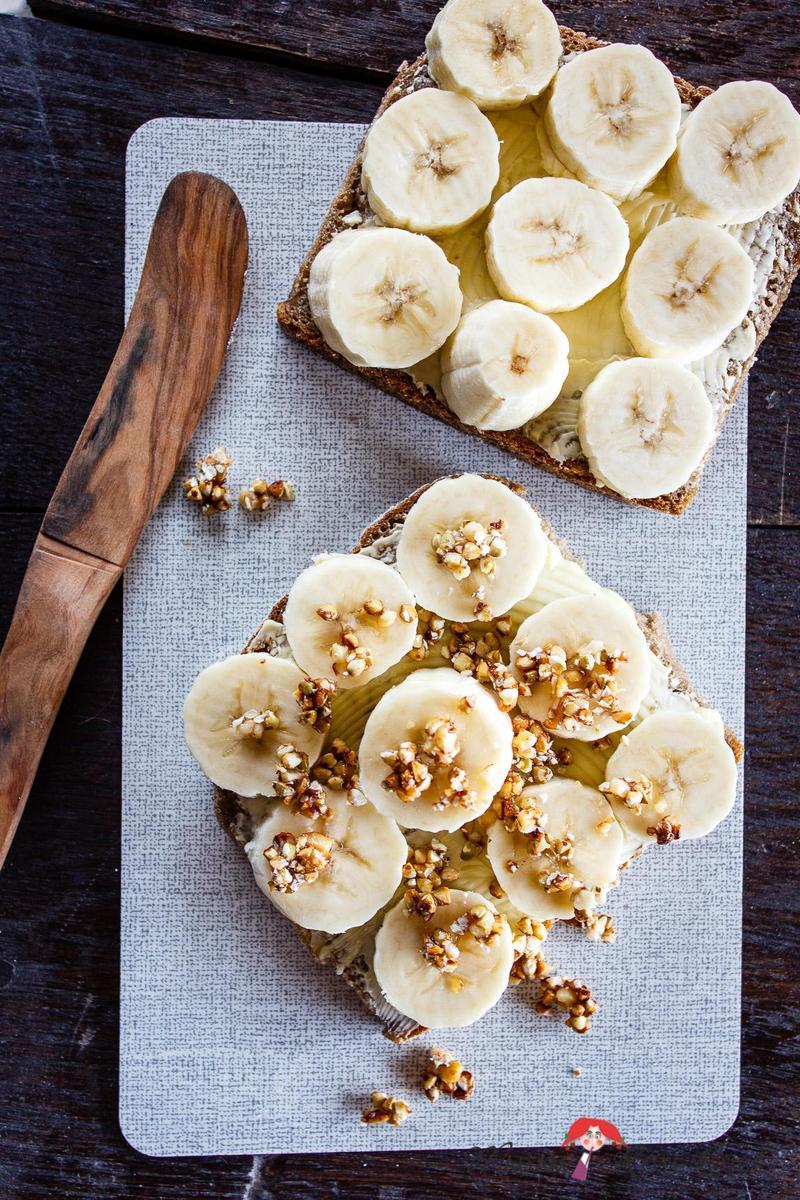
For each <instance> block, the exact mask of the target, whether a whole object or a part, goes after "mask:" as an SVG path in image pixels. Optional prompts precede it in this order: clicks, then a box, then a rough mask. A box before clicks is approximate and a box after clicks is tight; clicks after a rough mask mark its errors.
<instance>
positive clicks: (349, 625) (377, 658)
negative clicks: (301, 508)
mask: <svg viewBox="0 0 800 1200" xmlns="http://www.w3.org/2000/svg"><path fill="white" fill-rule="evenodd" d="M283 621H284V628H285V630H286V636H287V638H288V640H289V645H290V646H291V648H292V654H293V655H294V657H295V658H296V660H297V661H298V662H299V663H300V664H301V665H302V666H303V667H304V668H305V670H307V671H308V673H309V675H314V676H328V677H331V678H332V679H333V680H334V681H335V682H336V684H337V686H338V687H339V688H351V687H359V686H360V685H361V684H364V683H367V682H368V681H369V680H370V679H374V678H375V676H377V675H381V674H382V673H383V672H384V671H386V670H387V669H388V668H389V667H391V666H392V665H393V664H394V663H396V662H398V661H399V660H400V659H401V658H403V656H404V655H406V654H408V652H409V650H410V649H411V647H412V646H413V644H414V637H415V635H416V631H417V610H416V606H415V604H414V596H413V594H412V592H411V591H410V590H409V588H408V585H407V584H406V583H405V582H404V581H403V579H402V578H401V577H400V575H399V574H398V572H397V571H395V570H393V569H392V568H391V567H388V566H387V565H386V564H385V563H382V562H379V561H378V560H377V559H375V558H368V557H367V556H366V555H361V554H332V555H330V556H329V557H328V558H326V559H324V560H323V561H322V562H318V563H315V564H314V565H313V566H311V567H308V568H307V569H306V570H305V571H303V572H302V573H301V574H300V575H298V577H297V579H296V580H295V582H294V584H293V585H292V588H291V590H290V592H289V598H288V600H287V602H286V611H285V613H284V618H283Z"/></svg>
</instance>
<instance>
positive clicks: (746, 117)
mask: <svg viewBox="0 0 800 1200" xmlns="http://www.w3.org/2000/svg"><path fill="white" fill-rule="evenodd" d="M798 177H800V114H798V113H797V111H796V110H795V109H794V107H793V106H792V104H791V102H790V100H789V99H788V97H786V96H784V94H783V93H782V92H779V91H778V89H777V88H774V87H773V86H772V84H771V83H762V82H760V81H751V82H747V83H745V82H742V81H740V82H737V83H726V84H723V86H722V87H721V88H717V90H716V91H715V92H712V94H711V95H710V96H706V98H705V99H704V100H701V101H700V103H699V104H698V106H697V108H696V109H694V111H693V112H692V113H690V115H689V116H688V117H687V118H686V121H685V122H684V124H683V127H682V128H681V132H680V135H679V137H678V149H677V152H676V154H675V155H674V157H673V159H672V161H671V163H670V169H669V185H670V190H671V191H672V193H673V195H674V197H675V200H676V201H677V203H678V206H679V208H680V209H681V211H682V212H685V213H689V214H690V215H691V216H693V217H704V218H705V219H706V220H707V221H716V222H717V223H718V224H726V225H727V224H737V225H738V224H745V223H746V222H747V221H756V220H758V218H759V217H763V215H764V213H766V212H768V211H769V210H770V209H771V208H775V207H777V205H779V204H781V203H783V201H784V200H785V199H786V197H787V196H788V195H789V193H790V192H791V191H793V190H794V188H795V187H796V186H797V180H798Z"/></svg>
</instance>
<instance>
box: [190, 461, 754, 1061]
mask: <svg viewBox="0 0 800 1200" xmlns="http://www.w3.org/2000/svg"><path fill="white" fill-rule="evenodd" d="M489 478H492V479H497V480H498V481H499V482H500V483H504V484H505V485H506V486H507V487H509V488H511V489H512V490H513V491H514V492H516V493H517V495H520V496H524V494H525V488H524V487H522V486H521V485H520V484H517V483H513V482H512V481H511V480H509V479H505V478H503V477H502V476H499V475H492V476H489ZM430 486H431V485H430V484H427V485H425V487H421V488H419V489H418V490H417V491H416V492H413V493H412V495H410V496H407V497H406V498H405V500H401V501H400V503H399V504H396V505H395V506H394V508H390V509H389V511H388V512H385V513H384V514H383V516H382V517H379V518H378V520H377V521H375V522H374V524H372V525H370V526H369V528H368V529H365V530H364V532H363V533H362V535H361V537H360V539H359V542H358V545H357V546H354V547H353V549H352V551H351V553H352V554H358V553H359V552H360V551H361V550H363V549H365V548H366V547H367V546H371V545H372V544H373V542H376V541H377V540H378V539H379V538H382V537H386V536H387V534H390V533H391V532H392V531H393V530H394V529H395V528H396V527H397V526H398V525H400V524H402V522H403V521H404V520H405V518H406V516H407V514H408V512H409V511H410V509H411V508H412V507H413V505H414V504H415V502H416V501H417V500H418V499H419V497H420V496H421V495H422V493H423V492H425V491H427V488H428V487H430ZM542 527H543V528H544V530H545V533H546V534H547V536H548V537H549V538H550V539H551V540H552V541H553V542H555V544H556V545H557V546H558V548H559V550H560V551H561V553H562V554H563V555H564V557H565V558H567V559H569V560H570V561H572V562H578V561H579V560H578V559H577V558H576V557H575V555H574V554H572V553H571V551H570V550H569V548H568V547H567V546H566V545H565V543H564V542H563V541H562V540H561V539H560V538H558V537H557V536H556V534H555V533H554V531H553V530H552V529H551V527H550V526H549V525H548V523H547V522H546V521H542ZM286 600H287V597H286V596H283V597H281V599H280V600H278V601H277V603H276V604H275V605H273V608H272V610H271V611H270V613H269V616H268V617H267V618H266V621H267V622H274V621H281V620H282V618H283V611H284V608H285V607H286ZM637 619H638V621H639V624H640V626H641V628H642V631H643V632H644V635H645V637H646V638H647V642H648V644H649V646H650V649H651V650H652V651H653V653H654V654H655V655H656V656H657V657H658V658H660V659H661V661H662V662H663V663H664V665H665V666H666V667H667V668H668V669H669V672H670V683H671V686H672V688H673V689H674V690H675V691H676V692H684V693H688V694H690V695H691V696H692V697H693V699H694V700H695V701H696V702H697V703H698V704H701V705H703V706H704V707H710V706H709V705H707V704H706V702H705V701H704V700H702V699H701V698H700V697H699V696H698V695H697V693H696V692H695V690H694V688H693V687H692V684H691V682H690V680H689V678H688V676H687V674H686V672H685V671H684V669H683V667H682V666H681V665H680V663H679V662H678V661H677V659H676V658H675V656H674V654H673V652H672V649H671V647H670V644H669V639H668V637H667V633H666V630H665V628H664V624H663V622H662V620H661V618H660V617H659V615H658V614H657V613H649V614H646V615H643V614H637ZM264 624H265V622H262V625H261V626H259V628H258V629H257V630H256V631H255V633H253V634H252V635H251V637H250V638H249V639H248V641H247V643H246V645H245V646H244V650H243V653H245V654H247V653H250V652H254V651H258V650H263V649H264V648H265V646H266V638H265V634H264V632H263V627H264ZM725 740H726V741H727V743H728V745H729V746H730V748H731V750H732V751H733V755H734V758H735V759H736V761H737V762H740V761H741V759H742V756H743V754H744V749H743V746H742V744H741V742H740V741H739V739H738V738H737V736H736V734H735V733H734V732H733V731H732V730H730V729H726V730H725ZM214 811H215V813H216V816H217V820H218V821H219V823H220V825H221V826H222V828H223V829H224V830H225V832H226V833H227V834H228V835H229V836H230V837H231V838H233V840H234V841H235V842H237V844H238V845H240V846H244V845H245V843H246V842H247V841H249V840H250V837H251V836H252V834H253V831H254V825H255V822H254V820H253V816H252V813H251V810H250V809H249V808H248V807H247V806H246V805H244V804H242V802H241V801H240V800H239V797H238V796H236V795H235V793H233V792H228V791H224V790H223V789H222V788H216V789H215V793H214ZM295 929H296V930H297V933H298V934H299V936H300V938H301V939H302V941H303V942H304V943H305V945H306V946H307V947H308V949H309V950H310V951H311V953H312V954H313V955H314V957H315V958H317V959H319V960H320V961H322V962H330V963H331V964H332V965H333V966H334V968H335V969H336V971H337V974H340V975H342V976H343V977H344V978H345V979H346V980H347V982H348V983H349V984H350V986H351V987H352V988H354V990H355V991H356V992H357V993H358V995H359V996H360V998H361V1000H362V1001H363V1003H364V1004H365V1005H366V1007H367V1008H368V1009H369V1011H370V1012H371V1013H373V1014H374V1015H375V1017H376V1018H377V1019H378V1020H379V1021H380V1022H381V1023H382V1024H383V1026H384V1030H383V1031H384V1033H385V1034H386V1036H387V1037H388V1038H390V1039H391V1040H392V1041H394V1042H397V1043H400V1042H405V1041H408V1040H409V1039H410V1038H413V1037H416V1036H417V1035H418V1034H420V1033H424V1032H425V1030H424V1029H423V1028H422V1027H421V1026H419V1025H416V1024H415V1023H414V1022H413V1021H411V1020H409V1018H407V1017H405V1016H403V1014H402V1013H399V1012H397V1010H396V1009H394V1008H393V1007H392V1006H391V1005H390V1004H389V1003H388V1002H387V1000H386V999H385V998H384V997H383V996H382V995H381V992H380V989H379V988H378V985H377V982H376V980H375V977H374V975H373V973H372V968H371V965H370V962H369V956H368V955H367V956H365V955H364V954H363V953H358V954H356V955H355V956H352V955H351V954H350V953H349V952H348V948H347V942H346V937H347V935H333V934H326V933H318V932H311V931H310V930H308V929H302V928H300V926H297V925H296V926H295Z"/></svg>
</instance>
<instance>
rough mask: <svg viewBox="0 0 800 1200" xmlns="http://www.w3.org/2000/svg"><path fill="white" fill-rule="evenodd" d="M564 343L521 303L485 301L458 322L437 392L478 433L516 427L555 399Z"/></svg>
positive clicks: (562, 375)
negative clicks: (439, 389)
mask: <svg viewBox="0 0 800 1200" xmlns="http://www.w3.org/2000/svg"><path fill="white" fill-rule="evenodd" d="M568 354H569V342H568V341H567V338H566V335H565V334H563V333H562V332H561V330H560V329H559V327H558V326H557V325H556V323H555V321H552V320H551V319H550V317H545V316H543V315H542V314H541V313H537V312H533V311H532V310H531V309H530V308H528V306H527V305H525V304H512V303H510V302H509V301H508V300H490V301H489V303H488V304H482V305H480V306H479V307H478V308H473V309H472V310H471V311H470V312H469V313H467V315H466V316H465V317H462V318H461V322H460V324H459V326H458V329H457V330H456V331H455V333H454V334H453V337H452V338H451V339H450V341H449V342H448V343H447V346H446V348H445V350H444V352H443V355H442V391H443V392H444V396H445V399H446V400H447V403H448V404H449V405H450V408H451V409H452V410H453V412H454V413H455V414H456V416H457V417H459V418H460V419H461V420H462V421H464V422H466V424H468V425H475V426H476V427H477V428H478V429H519V427H520V426H521V425H524V424H525V422H526V421H529V420H531V418H532V417H537V416H538V415H539V413H541V412H544V410H545V409H546V408H549V407H550V405H551V404H552V403H553V401H554V400H556V399H557V397H558V395H559V393H560V391H561V385H562V384H563V382H564V380H565V379H566V377H567V372H568V370H569V362H568V357H567V356H568Z"/></svg>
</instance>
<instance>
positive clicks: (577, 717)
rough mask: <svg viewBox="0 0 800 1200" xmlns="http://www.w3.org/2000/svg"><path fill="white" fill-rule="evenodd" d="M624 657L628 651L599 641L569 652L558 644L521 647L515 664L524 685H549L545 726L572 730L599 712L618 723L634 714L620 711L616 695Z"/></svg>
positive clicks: (625, 720) (625, 657)
mask: <svg viewBox="0 0 800 1200" xmlns="http://www.w3.org/2000/svg"><path fill="white" fill-rule="evenodd" d="M626 660H627V655H625V654H624V653H622V652H621V651H616V652H615V653H611V652H609V651H608V650H606V649H605V647H604V646H603V645H602V643H600V642H590V643H589V644H588V645H586V646H583V647H581V649H580V650H578V651H576V652H575V653H574V654H571V655H569V656H568V655H567V653H566V651H565V650H564V648H563V647H562V646H557V645H548V646H539V647H536V648H535V649H533V650H525V649H524V648H523V647H520V648H519V649H518V650H517V661H516V668H517V671H518V673H519V674H520V675H521V677H522V679H523V682H524V684H525V686H526V687H527V688H531V687H534V686H536V685H538V684H541V683H547V684H549V686H550V692H551V697H552V699H551V704H550V707H549V709H548V713H547V716H546V717H545V719H544V722H543V724H544V727H545V729H558V728H563V729H565V730H567V731H569V732H572V731H574V730H576V729H578V728H579V727H580V726H581V725H587V726H591V725H594V723H595V720H596V718H597V717H598V716H606V715H608V716H611V718H612V719H613V720H614V721H615V722H616V723H617V724H618V725H627V723H628V722H629V721H630V720H632V718H633V714H632V713H628V712H623V711H622V710H621V709H620V707H619V702H618V699H617V691H618V681H617V678H616V676H617V672H618V670H619V667H620V664H621V663H623V662H625V661H626Z"/></svg>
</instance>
